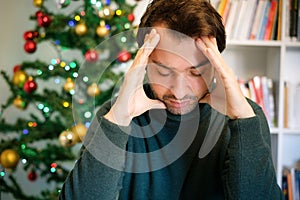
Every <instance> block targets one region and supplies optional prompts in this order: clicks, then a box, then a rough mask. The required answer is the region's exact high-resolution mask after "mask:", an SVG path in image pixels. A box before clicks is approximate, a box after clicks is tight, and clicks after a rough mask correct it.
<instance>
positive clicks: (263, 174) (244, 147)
mask: <svg viewBox="0 0 300 200" xmlns="http://www.w3.org/2000/svg"><path fill="white" fill-rule="evenodd" d="M249 102H250V104H251V106H252V107H253V109H254V111H255V113H256V116H255V117H252V118H248V119H238V120H230V119H228V118H226V117H224V116H223V117H222V115H220V114H218V113H217V112H216V111H214V110H212V108H211V107H210V106H209V105H208V104H199V107H198V108H196V109H195V110H194V111H192V112H191V113H189V114H187V115H184V116H176V115H172V114H170V113H168V112H166V111H165V110H151V111H148V112H145V113H144V114H142V115H141V116H138V117H136V118H134V119H133V121H132V123H131V124H130V126H128V127H121V126H117V125H115V124H112V123H110V122H109V121H108V120H106V119H105V118H103V115H104V114H105V113H106V112H107V111H108V110H109V109H110V103H108V104H106V105H104V106H103V107H102V108H101V109H100V110H99V111H98V113H97V115H96V117H95V118H94V120H93V122H92V123H91V126H90V128H89V130H88V133H87V136H86V138H85V141H84V145H83V153H82V155H81V157H80V159H79V160H78V161H77V163H76V165H75V167H74V168H73V170H72V171H71V173H70V174H69V176H68V178H67V179H66V181H65V183H64V185H63V188H62V191H61V194H60V199H70V200H76V199H80V200H81V199H86V200H90V199H99V200H114V199H121V200H148V199H149V200H150V199H152V200H176V199H180V200H192V199H201V200H202V199H207V200H215V199H230V200H235V199H241V200H242V199H245V200H252V199H253V200H260V199H261V200H267V199H270V200H277V199H283V195H282V192H281V189H280V188H279V186H278V185H277V182H276V175H275V170H274V167H273V162H272V157H271V147H270V131H269V128H268V124H267V122H266V119H265V117H264V114H263V112H262V109H261V108H260V107H259V106H257V105H256V104H255V103H253V102H251V101H249ZM212 113H217V115H216V116H217V117H212ZM216 119H217V120H216ZM162 122H163V123H162ZM215 127H217V128H215ZM129 134H130V135H129ZM164 147H165V148H164ZM203 147H204V149H205V150H204V152H206V153H204V155H202V156H199V153H200V154H201V152H202V153H203ZM200 149H201V150H200Z"/></svg>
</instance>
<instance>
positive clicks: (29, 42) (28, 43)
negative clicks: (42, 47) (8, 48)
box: [24, 40, 36, 53]
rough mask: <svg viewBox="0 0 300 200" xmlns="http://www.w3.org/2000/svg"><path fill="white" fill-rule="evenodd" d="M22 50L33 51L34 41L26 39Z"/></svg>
mask: <svg viewBox="0 0 300 200" xmlns="http://www.w3.org/2000/svg"><path fill="white" fill-rule="evenodd" d="M24 50H25V51H26V52H27V53H33V52H35V50H36V43H35V42H34V41H32V40H27V41H26V42H25V44H24Z"/></svg>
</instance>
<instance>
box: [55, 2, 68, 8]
mask: <svg viewBox="0 0 300 200" xmlns="http://www.w3.org/2000/svg"><path fill="white" fill-rule="evenodd" d="M70 3H71V0H57V7H58V8H65V7H67V6H68V5H70Z"/></svg>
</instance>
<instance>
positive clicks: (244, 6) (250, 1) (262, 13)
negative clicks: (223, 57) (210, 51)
mask: <svg viewBox="0 0 300 200" xmlns="http://www.w3.org/2000/svg"><path fill="white" fill-rule="evenodd" d="M283 1H284V0H211V3H212V5H213V6H214V7H215V8H216V9H217V11H218V12H219V13H220V15H221V16H222V18H223V23H224V26H225V28H226V32H227V38H228V39H231V40H281V39H282V35H281V29H282V24H283V23H284V24H285V26H286V28H285V33H284V34H285V36H284V38H292V39H293V40H295V39H296V40H300V14H299V13H300V12H299V4H300V3H299V2H300V0H286V2H285V3H286V4H284V5H286V7H285V8H283ZM283 9H285V10H286V20H285V21H284V22H283V20H282V13H283Z"/></svg>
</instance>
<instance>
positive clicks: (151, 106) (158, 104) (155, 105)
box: [148, 99, 167, 109]
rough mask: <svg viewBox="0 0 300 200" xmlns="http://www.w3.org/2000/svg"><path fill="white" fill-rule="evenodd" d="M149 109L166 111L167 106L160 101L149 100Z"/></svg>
mask: <svg viewBox="0 0 300 200" xmlns="http://www.w3.org/2000/svg"><path fill="white" fill-rule="evenodd" d="M148 107H149V109H166V108H167V107H166V105H165V104H164V103H163V102H161V101H159V100H152V99H149V102H148Z"/></svg>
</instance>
